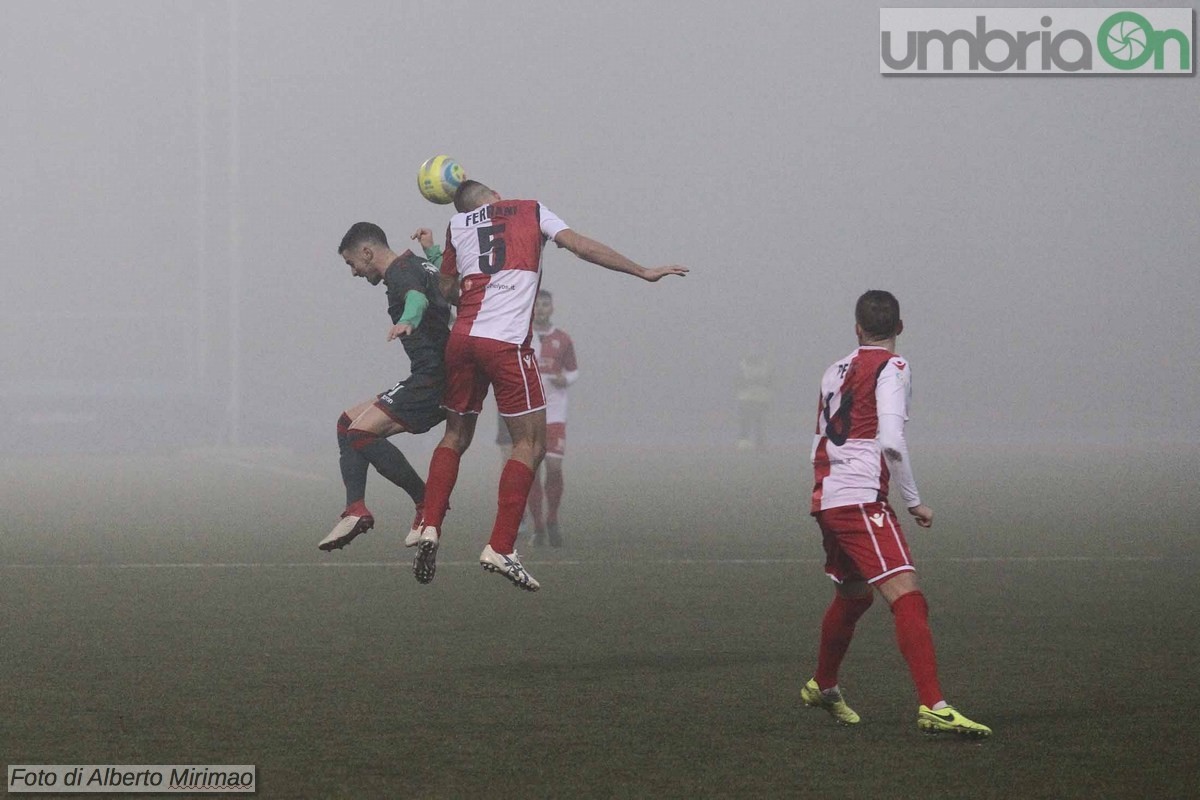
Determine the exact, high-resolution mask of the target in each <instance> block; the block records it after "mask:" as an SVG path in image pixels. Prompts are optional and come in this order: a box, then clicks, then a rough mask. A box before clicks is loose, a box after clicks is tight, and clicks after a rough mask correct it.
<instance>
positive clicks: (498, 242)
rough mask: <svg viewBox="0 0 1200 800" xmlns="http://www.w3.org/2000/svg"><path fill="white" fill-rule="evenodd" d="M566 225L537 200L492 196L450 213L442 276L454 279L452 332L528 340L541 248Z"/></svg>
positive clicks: (526, 341) (519, 340)
mask: <svg viewBox="0 0 1200 800" xmlns="http://www.w3.org/2000/svg"><path fill="white" fill-rule="evenodd" d="M568 227H569V226H568V225H567V224H566V223H564V222H563V221H562V220H561V219H559V218H558V217H557V216H555V214H554V213H553V212H551V211H550V210H549V209H548V208H546V207H545V206H543V205H542V204H541V203H539V202H538V201H536V200H497V201H496V202H495V203H491V204H490V205H486V206H481V207H479V208H477V209H475V210H474V211H468V212H465V213H462V214H455V215H454V217H452V218H451V220H450V225H449V227H448V228H447V229H446V248H445V252H444V255H443V256H442V274H443V275H451V276H456V277H457V278H458V287H459V302H458V318H457V319H456V320H455V322H454V333H455V334H466V335H468V336H481V337H484V338H487V339H497V340H499V341H502V342H512V343H513V344H526V345H527V344H528V343H529V340H530V333H531V331H530V328H531V326H532V324H533V301H534V299H535V298H536V297H537V290H538V284H539V283H541V278H542V248H543V247H544V246H545V244H546V241H547V240H549V239H553V238H554V237H555V236H557V235H558V234H559V233H561V232H562V231H564V230H566V229H567V228H568Z"/></svg>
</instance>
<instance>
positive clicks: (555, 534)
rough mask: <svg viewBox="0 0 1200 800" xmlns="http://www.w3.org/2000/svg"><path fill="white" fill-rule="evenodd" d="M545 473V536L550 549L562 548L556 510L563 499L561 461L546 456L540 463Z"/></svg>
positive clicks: (555, 457) (559, 458)
mask: <svg viewBox="0 0 1200 800" xmlns="http://www.w3.org/2000/svg"><path fill="white" fill-rule="evenodd" d="M542 471H543V472H544V473H545V476H546V477H545V481H546V487H545V494H546V534H547V536H548V538H549V539H550V546H551V547H562V533H561V532H560V531H559V528H558V509H559V507H560V506H561V505H562V497H563V486H564V484H563V460H562V458H561V457H559V456H551V455H547V456H546V460H545V461H543V462H542Z"/></svg>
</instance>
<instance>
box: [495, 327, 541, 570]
mask: <svg viewBox="0 0 1200 800" xmlns="http://www.w3.org/2000/svg"><path fill="white" fill-rule="evenodd" d="M491 347H492V350H491V352H490V353H489V356H488V358H486V359H484V360H483V364H484V367H485V368H486V370H487V372H488V377H489V378H490V380H491V381H492V385H493V386H494V387H495V389H496V408H498V409H499V410H500V414H501V416H502V417H504V422H505V426H506V427H507V428H508V433H509V436H510V437H511V438H512V443H513V444H512V456H511V457H510V458H509V459H508V461H506V462H505V463H504V469H503V470H502V471H501V473H500V486H499V490H498V492H497V499H496V521H495V524H494V525H493V526H492V535H491V537H490V539H489V540H488V544H487V546H486V547H484V548H483V552H482V553H481V554H480V556H479V563H480V565H481V566H482V567H483V568H484V569H485V570H488V571H489V572H496V573H499V574H501V575H503V576H504V577H506V578H508V579H509V580H510V581H512V583H513V585H515V586H517V587H518V588H521V589H525V590H527V591H537V590H538V589H539V588H540V586H539V584H538V582H537V581H536V580H534V578H533V576H532V575H530V574H529V573H528V571H526V569H525V567H524V566H523V565H522V564H521V561H520V559H519V557H518V556H517V554H516V552H515V551H514V548H513V546H514V544H515V543H516V540H517V529H518V526H519V525H520V523H521V516H522V514H523V513H524V512H525V506H526V504H527V503H528V501H529V490H530V487H531V486H532V485H533V481H534V475H535V474H536V473H537V470H538V467H539V466H541V463H542V458H544V457H545V455H546V398H545V395H544V394H543V391H542V376H541V373H540V372H539V371H538V368H537V358H535V357H534V354H533V350H532V349H531V348H529V347H517V346H515V345H509V344H506V343H502V342H494V343H493V344H492V345H491Z"/></svg>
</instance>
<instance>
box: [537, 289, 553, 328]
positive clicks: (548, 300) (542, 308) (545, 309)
mask: <svg viewBox="0 0 1200 800" xmlns="http://www.w3.org/2000/svg"><path fill="white" fill-rule="evenodd" d="M553 314H554V296H553V295H551V294H550V293H549V292H547V291H546V290H545V289H538V293H537V299H535V300H534V301H533V322H534V324H535V325H549V324H550V317H551V315H553Z"/></svg>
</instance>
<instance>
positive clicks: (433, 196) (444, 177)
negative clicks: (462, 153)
mask: <svg viewBox="0 0 1200 800" xmlns="http://www.w3.org/2000/svg"><path fill="white" fill-rule="evenodd" d="M466 177H467V176H466V173H464V172H463V168H462V167H461V166H459V164H458V162H457V161H455V160H454V159H453V158H451V157H450V156H434V157H433V158H431V159H429V160H428V161H426V162H425V163H424V164H422V165H421V168H420V169H419V170H417V188H418V189H420V190H421V196H422V197H424V198H425V199H426V200H428V201H429V202H431V203H437V204H438V205H445V204H446V203H449V202H450V201H452V200H453V199H454V192H455V190H456V189H458V186H459V184H460V183H462V182H463V180H464V179H465V178H466Z"/></svg>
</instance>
